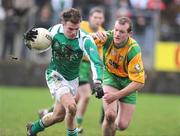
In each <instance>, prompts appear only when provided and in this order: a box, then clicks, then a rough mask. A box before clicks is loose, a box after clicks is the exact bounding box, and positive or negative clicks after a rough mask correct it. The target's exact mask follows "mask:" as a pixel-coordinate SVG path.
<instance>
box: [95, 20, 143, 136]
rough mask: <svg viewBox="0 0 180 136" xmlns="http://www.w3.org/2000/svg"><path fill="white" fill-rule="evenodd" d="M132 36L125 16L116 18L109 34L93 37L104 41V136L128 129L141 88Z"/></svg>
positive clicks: (139, 61) (138, 52) (140, 71)
mask: <svg viewBox="0 0 180 136" xmlns="http://www.w3.org/2000/svg"><path fill="white" fill-rule="evenodd" d="M131 34H132V22H131V20H130V19H129V18H127V17H121V18H118V19H117V20H116V21H115V25H114V28H113V30H112V31H108V32H98V33H95V34H92V36H93V38H95V39H96V41H101V42H103V62H104V67H105V68H104V73H103V90H104V93H105V94H104V96H103V107H104V112H105V118H104V121H103V123H102V134H103V136H114V135H115V132H116V130H125V129H126V128H127V127H128V126H129V123H130V121H131V119H132V115H133V113H134V111H135V104H136V95H137V90H139V89H141V88H142V87H143V86H144V82H145V76H144V68H143V62H142V58H141V49H140V47H139V45H138V43H137V42H136V41H135V40H134V39H133V38H131Z"/></svg>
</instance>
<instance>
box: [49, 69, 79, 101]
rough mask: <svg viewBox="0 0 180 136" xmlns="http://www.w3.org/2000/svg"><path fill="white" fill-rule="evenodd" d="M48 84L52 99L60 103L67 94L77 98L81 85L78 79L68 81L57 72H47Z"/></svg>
mask: <svg viewBox="0 0 180 136" xmlns="http://www.w3.org/2000/svg"><path fill="white" fill-rule="evenodd" d="M46 82H47V85H48V87H49V90H50V93H51V95H52V97H53V98H55V100H58V101H60V98H61V97H62V95H64V94H66V93H71V94H72V95H73V96H75V95H76V93H77V89H78V85H79V80H78V78H76V79H74V80H71V81H67V80H66V79H65V78H64V77H63V76H62V75H61V74H60V73H58V72H57V71H51V72H49V71H48V72H47V71H46Z"/></svg>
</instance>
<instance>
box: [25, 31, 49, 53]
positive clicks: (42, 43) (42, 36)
mask: <svg viewBox="0 0 180 136" xmlns="http://www.w3.org/2000/svg"><path fill="white" fill-rule="evenodd" d="M24 39H25V45H26V46H27V47H28V48H29V49H33V50H36V51H44V50H46V49H48V48H49V47H50V46H51V44H52V36H51V34H50V32H49V31H48V30H47V29H45V28H31V29H29V30H28V31H27V32H26V33H24Z"/></svg>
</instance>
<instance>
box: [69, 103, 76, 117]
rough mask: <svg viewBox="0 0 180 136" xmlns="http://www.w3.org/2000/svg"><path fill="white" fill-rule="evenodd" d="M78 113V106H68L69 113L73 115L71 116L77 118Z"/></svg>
mask: <svg viewBox="0 0 180 136" xmlns="http://www.w3.org/2000/svg"><path fill="white" fill-rule="evenodd" d="M76 111H77V107H76V104H75V103H74V104H70V105H69V106H68V113H69V114H70V115H71V116H75V115H76Z"/></svg>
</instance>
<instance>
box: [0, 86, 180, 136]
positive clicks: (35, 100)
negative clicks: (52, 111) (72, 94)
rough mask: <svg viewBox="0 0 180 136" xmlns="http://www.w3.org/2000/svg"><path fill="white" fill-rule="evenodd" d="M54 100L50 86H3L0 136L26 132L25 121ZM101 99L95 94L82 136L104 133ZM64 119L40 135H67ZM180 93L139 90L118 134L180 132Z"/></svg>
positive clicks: (169, 135)
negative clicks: (128, 119)
mask: <svg viewBox="0 0 180 136" xmlns="http://www.w3.org/2000/svg"><path fill="white" fill-rule="evenodd" d="M51 104H53V100H52V99H51V96H50V94H49V91H48V89H47V88H29V87H2V86H1V87H0V136H25V135H26V128H25V125H26V123H27V122H29V121H35V120H37V119H38V115H37V111H38V110H39V109H41V108H46V107H48V106H51ZM100 108H101V101H100V100H97V99H95V98H94V97H93V96H92V98H91V100H90V103H89V107H88V109H87V112H86V115H85V120H84V124H83V126H84V130H85V133H84V135H83V136H101V127H100V125H99V117H100ZM65 131H66V130H65V123H64V122H62V123H59V124H56V125H54V126H52V127H49V128H47V129H46V130H45V131H44V132H42V133H39V135H38V136H65V135H66V134H65ZM179 135H180V96H175V95H157V94H139V96H138V101H137V108H136V111H135V114H134V117H133V120H132V122H131V124H130V126H129V128H128V129H127V130H126V131H124V132H117V133H116V136H179Z"/></svg>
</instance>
